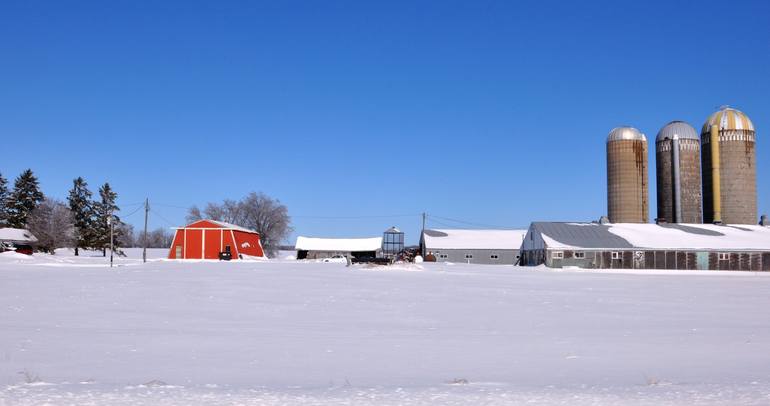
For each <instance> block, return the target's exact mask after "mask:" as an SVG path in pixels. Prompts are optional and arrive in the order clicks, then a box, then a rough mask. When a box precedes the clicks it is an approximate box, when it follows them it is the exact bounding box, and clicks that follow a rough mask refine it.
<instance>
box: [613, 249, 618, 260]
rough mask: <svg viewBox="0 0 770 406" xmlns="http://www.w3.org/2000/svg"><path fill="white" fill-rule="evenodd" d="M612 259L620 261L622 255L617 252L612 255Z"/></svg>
mask: <svg viewBox="0 0 770 406" xmlns="http://www.w3.org/2000/svg"><path fill="white" fill-rule="evenodd" d="M612 259H620V253H619V252H617V251H615V252H613V253H612Z"/></svg>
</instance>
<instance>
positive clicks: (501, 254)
mask: <svg viewBox="0 0 770 406" xmlns="http://www.w3.org/2000/svg"><path fill="white" fill-rule="evenodd" d="M526 233H527V230H452V229H441V230H424V231H423V233H422V236H421V237H420V248H421V249H422V252H423V253H425V254H426V256H427V255H428V254H433V256H434V257H435V258H436V261H437V262H463V263H470V264H506V265H514V264H518V262H519V249H520V248H521V242H522V240H523V239H524V235H526Z"/></svg>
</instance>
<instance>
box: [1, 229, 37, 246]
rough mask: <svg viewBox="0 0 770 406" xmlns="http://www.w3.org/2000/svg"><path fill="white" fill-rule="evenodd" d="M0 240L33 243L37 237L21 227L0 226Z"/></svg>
mask: <svg viewBox="0 0 770 406" xmlns="http://www.w3.org/2000/svg"><path fill="white" fill-rule="evenodd" d="M0 241H10V242H21V243H35V242H37V238H36V237H35V236H34V235H32V233H31V232H29V230H25V229H22V228H0Z"/></svg>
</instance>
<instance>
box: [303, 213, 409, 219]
mask: <svg viewBox="0 0 770 406" xmlns="http://www.w3.org/2000/svg"><path fill="white" fill-rule="evenodd" d="M419 216H421V214H393V215H368V216H367V215H363V216H291V218H301V219H319V220H345V219H351V220H354V219H369V218H404V217H419Z"/></svg>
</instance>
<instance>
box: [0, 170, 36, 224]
mask: <svg viewBox="0 0 770 406" xmlns="http://www.w3.org/2000/svg"><path fill="white" fill-rule="evenodd" d="M42 201H43V192H41V191H40V185H39V183H38V181H37V178H36V177H35V175H34V174H33V173H32V170H31V169H27V170H26V171H24V172H23V173H22V174H21V175H19V177H18V178H16V181H15V183H14V185H13V192H11V194H10V196H9V197H8V200H7V202H6V212H7V220H6V221H7V222H8V226H9V227H13V228H25V227H26V226H27V218H28V217H29V214H30V213H31V212H32V210H35V209H36V208H37V206H39V205H40V202H42Z"/></svg>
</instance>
